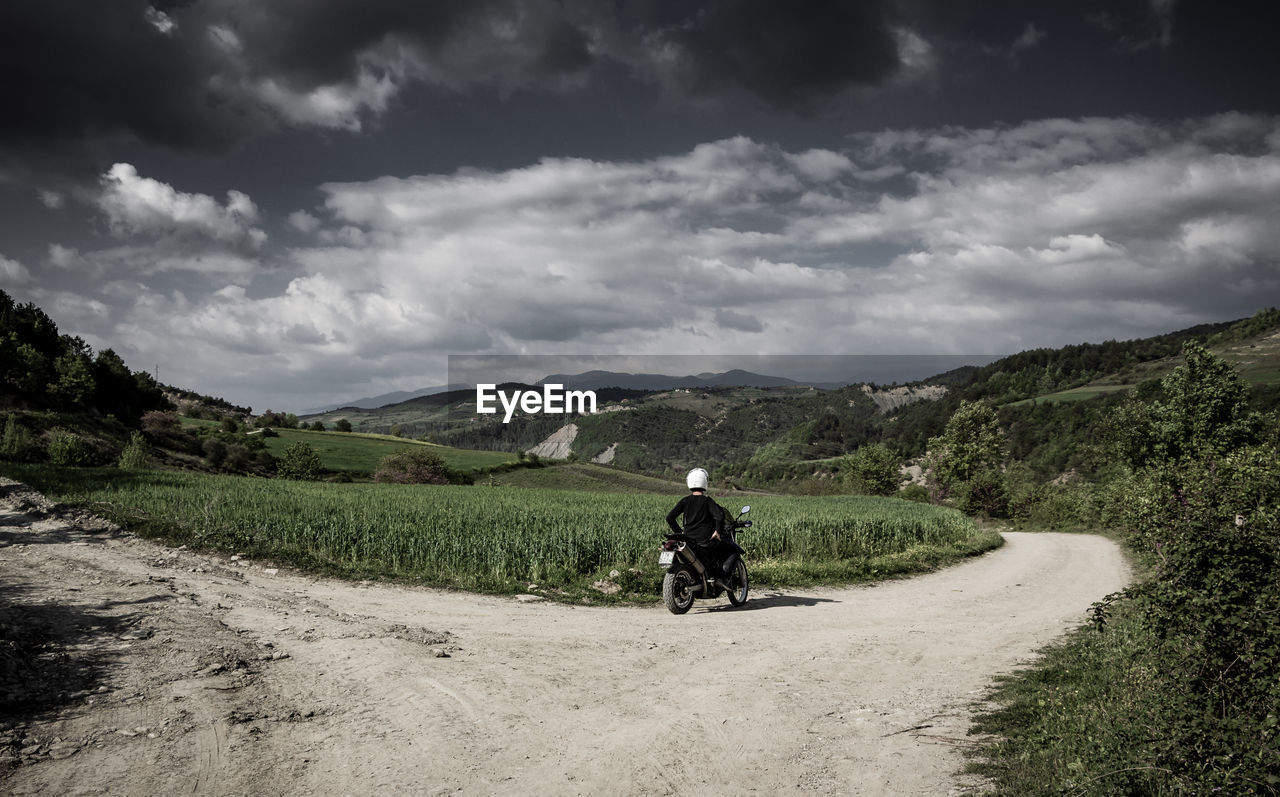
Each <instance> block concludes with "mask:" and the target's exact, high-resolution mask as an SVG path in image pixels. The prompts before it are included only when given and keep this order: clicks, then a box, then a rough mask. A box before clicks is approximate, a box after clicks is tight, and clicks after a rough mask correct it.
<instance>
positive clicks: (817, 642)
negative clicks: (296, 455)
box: [0, 483, 1128, 795]
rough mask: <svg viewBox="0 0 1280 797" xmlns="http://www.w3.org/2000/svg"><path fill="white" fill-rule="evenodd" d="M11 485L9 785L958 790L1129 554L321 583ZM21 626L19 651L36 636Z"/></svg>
mask: <svg viewBox="0 0 1280 797" xmlns="http://www.w3.org/2000/svg"><path fill="white" fill-rule="evenodd" d="M48 510H49V506H48V504H47V502H42V499H40V497H39V496H38V495H35V494H32V493H30V492H29V491H27V490H26V489H25V488H22V487H20V486H14V485H13V484H12V483H9V484H7V485H0V588H2V590H3V591H0V633H2V636H0V642H6V643H14V642H15V641H16V642H17V643H23V645H25V646H26V647H30V645H31V644H32V643H33V642H39V643H43V645H44V647H43V652H42V653H41V656H40V657H39V658H38V659H25V658H22V657H17V658H15V657H14V655H13V654H12V650H13V649H14V648H12V647H10V648H6V649H5V650H3V651H0V653H4V654H5V656H4V657H0V696H2V697H4V698H5V703H6V705H5V707H6V708H11V707H13V706H14V705H15V703H20V704H21V705H20V706H19V707H20V708H21V709H22V710H21V711H20V712H18V713H17V714H16V715H14V714H11V715H10V717H9V718H7V719H9V720H10V721H9V722H8V723H7V725H4V726H0V773H3V774H0V791H4V792H7V793H12V794H67V795H72V794H108V793H109V794H140V795H141V794H166V795H169V794H218V795H222V794H228V795H239V794H370V793H379V794H465V795H487V794H520V795H525V794H533V795H564V794H582V795H597V794H637V795H651V794H652V795H659V794H695V795H701V794H708V795H710V794H717V795H720V794H748V793H759V794H779V793H784V794H789V793H794V794H808V793H813V794H833V795H835V794H838V795H844V794H904V795H921V794H949V793H957V792H958V791H959V790H961V789H962V788H963V782H962V780H957V777H956V775H955V772H956V771H957V769H958V768H959V767H960V766H961V765H962V748H963V747H964V746H965V745H966V744H968V741H967V740H966V739H965V732H966V728H967V717H968V714H967V711H968V706H969V705H970V704H971V703H972V702H973V701H974V700H975V699H977V698H979V697H980V696H981V694H982V692H983V689H984V687H985V686H986V685H987V684H988V683H989V682H990V679H991V676H992V675H993V674H995V673H999V672H1002V671H1008V670H1010V669H1011V668H1013V667H1015V666H1016V665H1017V663H1018V662H1020V661H1023V660H1025V659H1026V658H1027V657H1028V656H1030V655H1031V654H1032V653H1033V651H1035V650H1036V649H1037V648H1038V647H1039V646H1041V645H1043V644H1044V643H1046V642H1048V641H1049V640H1050V639H1052V638H1053V637H1055V636H1056V635H1058V634H1060V633H1061V632H1062V631H1063V630H1064V629H1066V628H1068V627H1069V626H1071V625H1073V624H1077V623H1079V622H1082V621H1083V620H1084V617H1085V615H1084V612H1085V610H1086V609H1087V608H1088V606H1089V604H1090V603H1092V602H1093V601H1095V600H1097V599H1099V598H1101V597H1102V596H1103V595H1105V594H1107V593H1109V592H1111V591H1113V590H1116V589H1118V588H1120V587H1121V586H1122V585H1123V584H1124V583H1125V582H1126V579H1127V578H1128V571H1127V569H1126V567H1125V565H1124V563H1123V560H1122V557H1121V555H1120V552H1119V551H1118V549H1117V548H1116V546H1115V545H1113V544H1112V543H1111V542H1109V541H1107V540H1105V539H1102V538H1099V537H1092V536H1084V535H1064V534H1008V535H1006V538H1007V544H1006V545H1005V546H1004V547H1003V548H1001V549H999V550H997V551H994V552H992V553H989V554H987V555H985V556H983V557H981V558H979V559H975V560H973V561H970V562H968V563H965V564H962V565H959V566H957V567H953V568H950V569H947V570H944V571H941V572H938V573H934V574H930V575H926V576H922V577H919V578H914V579H910V580H904V581H893V582H888V583H884V584H880V585H878V586H874V587H864V588H855V589H840V590H835V589H831V590H806V591H802V592H801V591H795V592H793V591H788V592H786V593H778V592H755V593H753V594H752V597H751V600H750V601H749V603H748V604H747V605H746V606H745V607H743V608H741V609H729V608H728V606H727V603H726V604H724V605H720V604H705V605H704V604H701V603H700V604H698V605H697V607H695V609H694V610H693V611H692V612H691V613H690V614H688V615H685V616H683V617H676V616H673V615H671V614H669V613H667V611H666V610H665V609H663V608H662V607H661V606H660V605H658V604H657V603H656V602H655V604H654V605H653V606H650V607H640V608H621V609H619V608H594V607H589V606H580V607H571V606H564V605H555V604H550V603H545V602H522V601H521V600H518V599H515V598H497V597H477V596H473V595H465V594H457V593H447V592H441V591H436V590H428V589H413V588H405V587H397V586H380V585H377V584H355V583H347V582H339V581H333V580H328V579H316V578H312V577H308V576H305V575H299V574H295V573H290V572H286V571H284V570H280V571H279V572H273V570H274V568H271V567H270V563H264V562H245V561H229V560H228V559H226V558H221V559H220V558H216V557H208V556H203V555H198V554H194V553H190V552H187V551H182V550H172V549H168V548H165V547H162V546H157V545H155V544H153V543H150V542H147V541H144V540H139V539H136V538H134V537H132V536H130V535H127V534H122V533H119V532H117V531H115V530H112V529H110V528H104V526H103V524H101V523H94V521H93V520H92V519H90V518H87V517H74V516H72V517H68V516H65V515H62V514H61V513H58V512H56V511H55V512H52V513H50V512H49V511H48ZM23 645H19V646H18V647H19V648H21V647H22V646H23Z"/></svg>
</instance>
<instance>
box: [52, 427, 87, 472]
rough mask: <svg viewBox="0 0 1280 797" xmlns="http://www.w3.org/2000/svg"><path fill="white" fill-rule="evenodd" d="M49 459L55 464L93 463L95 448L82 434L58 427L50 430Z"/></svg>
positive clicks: (78, 464)
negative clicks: (90, 445) (91, 446)
mask: <svg viewBox="0 0 1280 797" xmlns="http://www.w3.org/2000/svg"><path fill="white" fill-rule="evenodd" d="M49 461H50V462H52V463H53V464H55V465H71V466H77V467H80V466H84V465H92V464H93V449H92V448H90V447H89V444H88V443H86V442H85V441H84V438H83V437H81V436H80V435H78V434H76V433H75V432H72V431H70V430H68V429H63V428H61V427H58V428H55V429H53V430H51V431H50V432H49Z"/></svg>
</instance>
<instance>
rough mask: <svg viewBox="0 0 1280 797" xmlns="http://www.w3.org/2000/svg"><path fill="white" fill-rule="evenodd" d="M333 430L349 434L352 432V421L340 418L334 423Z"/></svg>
mask: <svg viewBox="0 0 1280 797" xmlns="http://www.w3.org/2000/svg"><path fill="white" fill-rule="evenodd" d="M333 428H334V431H337V432H349V431H351V421H348V420H347V419H346V418H339V419H338V420H336V421H334V422H333Z"/></svg>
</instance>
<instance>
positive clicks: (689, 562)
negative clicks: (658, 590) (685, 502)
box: [658, 506, 751, 614]
mask: <svg viewBox="0 0 1280 797" xmlns="http://www.w3.org/2000/svg"><path fill="white" fill-rule="evenodd" d="M750 511H751V507H750V506H744V507H742V511H741V512H739V513H738V517H736V518H734V519H733V520H730V521H728V522H726V523H725V524H724V534H723V535H722V537H727V539H728V542H729V543H730V544H731V545H732V546H733V547H734V548H737V553H738V564H737V566H736V567H735V568H734V571H733V575H732V576H731V577H730V578H729V581H728V587H729V588H728V590H727V592H728V593H729V602H730V603H732V604H733V605H734V606H741V605H742V604H744V603H746V602H747V588H748V582H747V563H746V561H745V560H744V559H743V555H744V554H745V553H746V551H744V550H742V548H741V547H740V546H739V545H738V542H737V540H736V539H734V537H735V533H736V532H737V531H738V530H739V529H748V528H751V521H750V520H742V519H741V518H742V516H743V515H745V514H747V513H748V512H750ZM658 564H659V565H660V566H661V567H663V568H665V569H666V571H667V574H666V575H665V576H663V578H662V602H663V603H665V604H666V605H667V609H668V610H670V611H671V613H672V614H684V613H685V612H687V611H689V609H690V608H692V607H693V601H694V599H695V598H703V599H705V600H712V599H715V598H719V597H720V595H721V593H723V592H726V590H725V588H724V587H722V586H721V585H720V584H719V583H718V582H717V581H716V579H715V576H714V574H712V573H711V572H710V571H709V570H708V568H707V564H706V563H705V562H703V561H702V560H701V559H700V558H699V557H698V552H697V546H696V545H694V544H693V540H692V539H690V538H689V536H688V535H686V534H670V533H669V534H667V535H666V539H665V540H663V542H662V552H661V553H660V554H658Z"/></svg>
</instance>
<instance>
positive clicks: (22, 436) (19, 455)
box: [0, 412, 42, 462]
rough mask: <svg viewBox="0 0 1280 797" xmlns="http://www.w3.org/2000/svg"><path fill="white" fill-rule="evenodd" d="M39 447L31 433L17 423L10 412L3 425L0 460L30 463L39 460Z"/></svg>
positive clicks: (0, 439)
mask: <svg viewBox="0 0 1280 797" xmlns="http://www.w3.org/2000/svg"><path fill="white" fill-rule="evenodd" d="M41 458H42V457H41V453H40V447H39V446H38V445H37V444H36V442H35V441H34V439H33V438H32V437H31V432H29V431H27V429H26V427H25V426H23V425H22V424H21V423H19V421H18V419H17V417H16V416H15V415H14V414H13V413H12V412H11V413H9V417H8V419H7V420H5V423H4V437H3V438H0V459H7V460H11V461H14V462H32V461H35V460H38V459H41Z"/></svg>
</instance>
